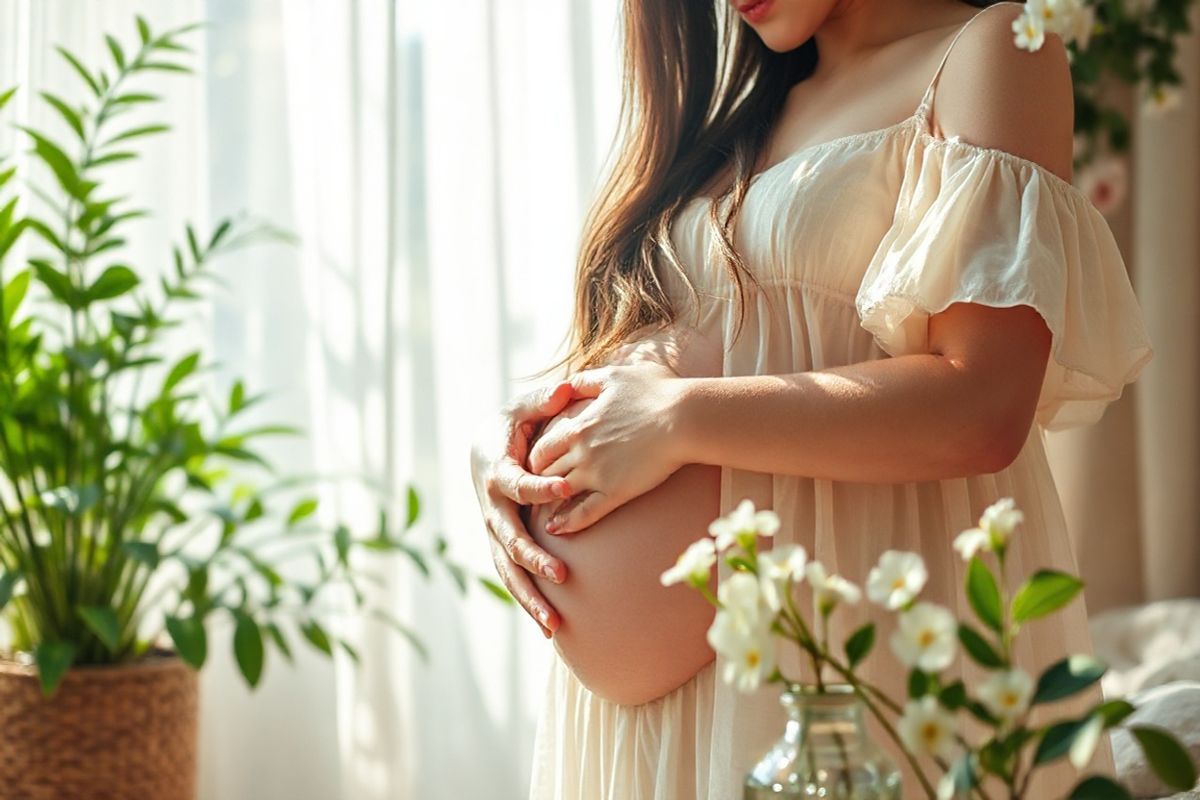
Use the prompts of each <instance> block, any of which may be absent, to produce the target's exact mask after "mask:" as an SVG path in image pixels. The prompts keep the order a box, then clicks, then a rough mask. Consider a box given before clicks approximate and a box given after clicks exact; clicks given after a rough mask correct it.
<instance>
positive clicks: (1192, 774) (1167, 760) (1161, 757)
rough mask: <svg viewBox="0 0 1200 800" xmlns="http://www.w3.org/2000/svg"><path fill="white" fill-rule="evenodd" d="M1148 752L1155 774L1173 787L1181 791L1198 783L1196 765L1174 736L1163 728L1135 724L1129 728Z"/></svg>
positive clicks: (1147, 757)
mask: <svg viewBox="0 0 1200 800" xmlns="http://www.w3.org/2000/svg"><path fill="white" fill-rule="evenodd" d="M1129 732H1130V733H1132V734H1133V736H1134V738H1136V739H1137V741H1138V744H1139V745H1141V747H1142V752H1143V753H1145V754H1146V760H1147V761H1149V762H1150V767H1151V768H1152V769H1153V770H1154V774H1155V775H1157V776H1158V777H1159V778H1161V779H1162V782H1163V783H1165V784H1167V785H1168V786H1170V787H1171V788H1172V789H1178V790H1179V791H1181V792H1186V791H1189V790H1191V789H1192V788H1194V787H1195V785H1196V766H1195V765H1194V764H1193V763H1192V759H1191V757H1190V756H1189V755H1188V752H1187V751H1186V750H1184V749H1183V746H1182V745H1180V744H1179V740H1177V739H1176V738H1175V737H1174V736H1172V735H1171V734H1170V733H1168V732H1167V731H1165V730H1163V729H1162V728H1151V727H1148V726H1145V725H1134V726H1133V727H1131V728H1130V729H1129Z"/></svg>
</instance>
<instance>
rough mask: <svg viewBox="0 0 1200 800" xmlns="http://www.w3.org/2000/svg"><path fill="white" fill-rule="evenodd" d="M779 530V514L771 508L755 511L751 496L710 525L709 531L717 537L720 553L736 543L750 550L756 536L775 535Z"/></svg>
mask: <svg viewBox="0 0 1200 800" xmlns="http://www.w3.org/2000/svg"><path fill="white" fill-rule="evenodd" d="M778 530H779V515H778V514H776V513H775V512H774V511H771V510H769V509H764V510H762V511H755V510H754V503H753V502H751V500H750V499H749V498H746V499H744V500H742V502H740V503H738V505H737V508H735V509H733V511H730V512H729V513H728V514H727V515H725V516H724V517H717V518H716V519H715V520H713V521H712V522H711V523H709V525H708V532H709V533H710V534H712V535H713V536H714V537H716V540H717V552H718V553H723V552H725V550H726V549H727V548H729V547H731V546H732V545H734V544H738V545H740V546H741V547H743V548H745V549H747V550H749V549H750V548H751V547H752V546H753V545H754V537H755V536H774V535H775V532H776V531H778Z"/></svg>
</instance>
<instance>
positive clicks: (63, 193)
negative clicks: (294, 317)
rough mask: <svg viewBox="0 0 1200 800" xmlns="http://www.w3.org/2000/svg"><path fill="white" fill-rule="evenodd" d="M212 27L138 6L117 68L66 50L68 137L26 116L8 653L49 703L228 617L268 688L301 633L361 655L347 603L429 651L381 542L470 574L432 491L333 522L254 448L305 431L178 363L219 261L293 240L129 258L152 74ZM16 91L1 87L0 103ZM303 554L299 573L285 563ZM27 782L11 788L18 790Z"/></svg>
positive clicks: (11, 337)
mask: <svg viewBox="0 0 1200 800" xmlns="http://www.w3.org/2000/svg"><path fill="white" fill-rule="evenodd" d="M194 27H195V26H189V27H186V28H180V29H176V30H170V31H167V32H165V33H154V32H153V31H152V30H151V28H150V26H149V25H148V23H147V22H146V21H145V20H144V19H142V18H140V17H138V18H137V32H138V39H137V43H136V47H132V48H130V49H128V50H127V49H126V46H125V45H122V43H121V42H120V41H118V40H117V39H116V38H114V37H112V36H107V37H106V42H107V45H108V52H109V55H110V57H111V63H108V64H106V65H104V66H103V67H102V68H100V69H88V68H87V67H86V66H85V65H84V64H83V63H82V62H81V61H80V60H79V59H78V58H77V57H76V56H75V55H73V54H72V53H70V52H68V51H67V50H65V49H62V48H58V50H59V53H60V54H61V56H62V58H63V59H64V60H65V61H66V63H67V64H69V65H70V67H71V69H72V70H73V72H74V73H75V75H76V76H77V77H78V78H79V80H80V81H81V83H82V87H81V88H82V92H81V93H82V94H83V95H84V96H85V98H86V100H85V102H83V103H82V104H81V105H77V104H74V103H72V102H70V101H69V100H67V99H64V98H62V97H59V96H57V95H54V94H51V93H49V92H42V93H41V97H42V98H43V99H44V101H45V102H46V103H47V104H48V105H49V106H50V107H51V108H53V110H54V111H55V112H56V114H57V116H58V117H60V118H61V121H62V122H63V123H64V126H63V131H64V132H65V133H66V135H67V136H68V138H69V142H64V141H62V140H61V137H60V138H59V139H56V138H54V137H53V136H52V135H50V134H48V133H46V132H43V131H39V130H35V129H33V128H30V127H23V128H21V130H22V131H23V135H24V136H27V137H28V140H29V142H30V143H31V145H32V149H31V151H30V159H29V164H30V166H31V167H32V168H33V169H31V174H25V170H24V169H22V170H20V171H18V169H17V168H16V167H15V166H10V163H11V160H9V159H6V160H0V288H2V292H0V610H2V611H3V614H4V618H5V620H6V621H7V623H8V628H9V632H10V634H11V650H12V652H13V653H14V654H15V655H16V656H17V658H18V659H19V658H20V656H21V654H30V655H29V656H28V658H29V659H30V660H31V662H32V666H31V667H30V669H32V670H34V671H36V675H37V679H38V682H39V683H40V687H41V691H42V692H43V693H44V694H45V695H46V696H53V695H54V694H55V693H56V690H57V689H58V688H59V687H60V684H63V682H64V678H65V677H66V676H68V675H70V674H71V673H72V672H75V670H73V669H72V668H85V667H87V668H91V667H98V666H103V665H120V664H126V663H136V662H139V661H145V660H146V659H147V658H149V656H151V655H152V652H151V651H152V648H154V647H155V646H156V644H157V642H159V640H160V639H169V640H170V642H171V643H172V644H173V646H174V650H175V651H176V652H177V653H178V655H179V656H180V657H181V658H182V660H183V661H184V662H186V664H187V665H190V667H193V668H199V667H200V666H202V665H203V664H204V663H205V660H206V657H207V653H208V651H209V628H210V627H211V625H210V623H212V622H226V623H230V625H229V627H230V628H231V629H232V636H231V641H232V648H233V652H234V655H235V657H236V661H237V664H238V666H239V669H240V671H241V674H242V675H243V677H244V678H245V680H246V681H247V683H249V684H250V685H251V686H255V685H256V684H257V683H258V682H259V680H260V678H261V676H262V672H263V666H264V659H265V654H266V651H267V650H268V649H271V648H274V649H275V650H277V651H278V653H279V654H280V655H282V656H284V657H285V658H288V659H290V658H291V653H292V645H291V644H290V642H291V641H297V640H296V639H294V638H293V637H294V636H295V635H296V634H297V633H298V634H299V636H300V637H301V638H303V639H304V640H305V641H306V642H307V643H308V645H310V646H312V647H313V648H315V649H316V650H318V651H320V652H322V653H325V654H327V655H328V654H332V652H333V650H334V648H340V649H342V650H344V651H345V652H346V653H347V654H349V655H350V656H351V657H353V658H355V659H357V655H356V652H355V650H354V648H353V646H352V645H351V644H350V643H349V642H346V641H344V640H343V639H341V638H340V637H338V636H336V635H335V634H334V632H333V631H332V629H331V628H329V627H328V621H327V619H326V618H327V616H328V614H329V613H332V612H333V611H335V610H336V607H337V606H338V605H339V604H341V605H345V604H346V598H347V597H348V598H349V599H350V601H351V602H352V604H353V607H354V609H355V610H356V611H360V612H361V611H370V613H372V614H375V615H377V616H380V617H382V618H384V619H385V620H387V621H389V622H390V623H391V624H392V625H394V626H395V627H397V628H398V630H399V631H400V632H401V633H403V634H404V635H405V636H407V637H408V638H409V639H410V640H411V641H412V642H413V644H414V645H415V646H416V647H418V648H421V643H420V642H419V641H418V640H417V638H416V637H415V636H414V635H413V634H412V632H411V631H409V630H408V629H407V628H405V627H404V626H402V625H401V624H400V623H399V622H397V621H396V620H394V619H391V618H390V616H389V615H388V614H387V613H386V612H385V611H383V610H382V609H378V608H369V609H368V605H369V603H368V600H367V597H366V594H365V592H364V591H363V585H362V582H363V581H364V580H366V579H368V578H370V577H371V576H370V575H368V574H367V573H365V572H364V571H363V570H362V568H361V567H360V565H359V562H360V559H361V558H362V557H363V556H364V555H365V552H370V551H378V552H381V553H389V552H399V553H401V554H403V555H405V556H407V557H408V558H409V559H411V561H412V563H413V564H414V565H415V566H416V568H417V569H418V570H420V571H421V572H422V573H423V574H424V575H425V576H426V577H428V576H429V575H430V562H431V561H437V562H439V563H440V564H441V566H442V567H443V568H445V569H446V570H448V572H449V574H450V575H451V577H452V578H453V579H454V581H455V582H456V583H457V584H458V586H459V587H460V589H462V590H465V589H466V586H467V581H468V575H467V573H466V571H465V570H464V569H463V568H462V567H461V566H460V565H458V564H456V563H454V562H453V561H452V560H451V559H450V558H449V557H448V555H447V552H446V550H447V548H446V542H445V540H444V539H442V538H441V537H437V539H436V541H435V543H434V544H433V545H432V546H429V545H420V544H418V543H417V542H416V541H415V540H414V539H413V538H412V535H411V533H408V532H409V530H410V529H411V528H412V527H413V525H414V523H415V522H416V521H417V519H418V515H419V510H420V504H419V500H418V496H417V493H416V492H415V490H414V489H412V488H409V490H408V495H407V501H406V507H405V510H404V514H403V518H402V519H401V520H399V521H398V524H393V521H392V519H391V516H390V515H389V514H388V513H387V512H386V510H385V511H381V512H380V513H379V522H378V526H377V527H376V529H375V530H374V531H372V532H370V533H369V534H366V535H357V534H355V533H353V532H352V530H351V527H350V526H348V525H344V524H335V525H328V526H323V525H319V524H317V523H316V520H317V517H318V514H317V512H318V501H317V500H316V498H315V497H313V496H300V495H299V494H298V491H297V490H298V489H299V488H300V487H301V485H302V484H304V483H305V481H304V480H301V479H299V478H286V477H279V476H277V475H275V470H274V468H273V466H272V465H271V463H270V462H269V461H268V460H267V459H266V458H264V457H263V456H262V455H261V454H260V453H258V452H256V450H255V445H256V443H257V442H259V440H260V439H261V438H262V437H265V436H270V435H286V434H295V433H297V431H296V430H295V429H294V428H290V427H287V426H280V425H265V426H264V425H257V426H248V425H247V424H246V423H245V422H244V420H245V418H246V416H247V410H248V409H250V408H251V407H253V406H255V405H256V404H257V403H258V402H260V401H261V400H262V396H261V395H251V394H249V393H248V392H247V390H246V388H245V385H244V383H243V382H242V381H240V380H239V381H236V382H234V383H233V384H232V387H231V388H230V389H229V391H228V394H227V395H226V396H224V397H222V398H220V399H219V400H218V399H214V398H213V397H211V395H210V393H208V392H206V391H204V387H203V385H202V384H201V383H200V381H199V380H198V376H199V374H200V373H201V371H202V370H203V369H204V367H205V364H204V361H203V355H202V353H201V352H200V351H194V352H189V353H187V354H185V355H183V356H182V357H178V358H169V357H168V355H167V353H168V352H170V351H171V348H170V347H169V346H168V344H167V342H166V339H167V336H168V333H169V332H170V331H171V330H172V329H173V328H175V327H177V326H178V325H179V324H180V322H181V319H182V318H181V316H180V309H181V307H183V306H184V305H185V304H186V303H188V302H190V301H195V300H199V299H202V298H203V294H202V292H201V291H200V290H199V289H200V285H201V283H202V282H204V281H217V282H219V278H218V276H217V275H216V274H215V273H214V272H212V270H211V262H212V261H213V260H214V258H215V257H217V256H219V255H220V254H221V253H224V252H228V251H230V250H232V249H234V248H237V247H239V246H242V245H245V244H248V243H250V242H253V241H257V240H261V239H263V238H270V237H277V236H278V232H276V231H274V230H273V229H272V228H270V227H269V226H267V225H264V224H259V223H251V222H246V221H244V220H231V219H230V220H224V221H221V222H220V223H219V224H217V225H216V226H215V227H214V229H213V230H212V231H211V232H210V233H207V234H205V235H201V234H200V233H199V232H197V231H196V230H195V229H194V228H193V227H191V226H187V228H186V231H185V236H184V238H185V242H184V243H183V244H182V245H181V246H179V247H176V248H174V251H173V254H172V259H171V261H170V262H169V268H168V270H167V271H166V272H165V274H164V275H163V276H162V277H161V278H159V279H158V280H157V281H150V280H146V279H145V275H144V274H139V271H137V270H135V269H133V268H132V267H131V266H129V265H128V264H127V263H125V262H124V261H123V260H122V253H123V250H124V247H125V243H126V240H125V238H124V237H125V236H126V231H127V230H129V229H130V228H131V227H132V226H131V223H133V221H134V220H136V219H138V218H140V217H143V216H145V212H144V211H142V210H140V209H137V208H134V207H131V206H130V205H128V201H127V200H126V199H125V198H122V197H117V196H114V195H113V194H112V193H111V192H109V191H106V187H105V180H104V176H105V175H106V174H107V171H108V170H110V169H112V168H113V167H114V166H116V165H118V164H120V163H122V162H127V161H130V160H133V159H136V158H137V157H138V153H137V152H136V150H135V149H134V146H135V145H136V144H137V143H138V142H139V141H140V140H141V139H143V138H144V137H148V136H153V135H157V134H161V133H163V132H165V131H167V130H168V126H167V125H165V124H161V123H158V122H147V121H139V122H128V121H127V120H130V119H134V118H136V117H137V115H138V112H139V111H140V110H141V109H144V108H148V107H151V106H153V105H154V104H155V103H156V102H157V101H158V99H159V98H158V97H156V96H155V95H152V94H149V93H147V92H145V91H143V90H142V89H141V88H139V87H138V86H137V85H136V84H137V82H138V81H139V79H141V78H143V77H144V76H145V75H147V74H149V73H155V72H170V73H187V72H190V69H189V68H188V67H187V66H186V65H185V64H183V63H181V54H185V53H187V52H188V48H187V47H186V46H185V45H184V44H183V43H182V42H181V39H183V38H184V36H185V34H187V33H188V31H190V30H191V29H192V28H194ZM15 91H16V89H15V88H14V89H10V90H8V91H6V92H3V93H0V109H2V108H3V107H4V106H5V105H6V104H7V103H8V102H9V100H10V99H11V98H12V97H13V96H14V92H15ZM26 187H27V188H26ZM18 254H20V255H21V258H20V261H22V262H23V263H22V264H20V265H17V266H14V264H13V262H14V261H17V260H18V259H17V258H16V256H17V255H18ZM38 300H40V301H41V304H40V305H35V302H36V301H38ZM264 475H265V476H266V477H267V479H268V480H269V482H268V483H266V485H261V486H260V485H258V484H259V483H260V482H261V481H262V479H263V476H264ZM364 551H365V552H364ZM296 559H303V561H302V562H301V563H300V564H298V565H297V567H298V568H299V569H292V568H285V567H284V566H283V565H284V562H292V561H295V560H296ZM296 575H300V577H294V576H296ZM479 580H480V582H481V583H483V584H484V585H485V586H486V587H487V588H488V589H489V590H491V591H492V592H493V593H495V594H496V595H498V596H500V597H502V598H506V597H507V596H506V595H505V593H504V591H503V589H500V588H499V587H498V586H497V585H496V584H494V583H493V582H491V581H488V580H487V579H484V578H479ZM160 634H162V635H161V636H160ZM9 663H11V660H10V662H9ZM81 674H82V673H81ZM30 702H32V701H30ZM62 702H63V703H67V701H66V700H63V701H62ZM49 707H50V706H47V708H49ZM32 708H33V710H34V711H35V712H36V711H37V710H38V708H40V707H39V706H36V705H35V706H33V707H32ZM10 710H11V709H10ZM184 738H185V739H187V738H188V736H184ZM191 738H193V739H194V733H193V735H191ZM11 739H12V736H11V732H7V733H6V740H8V741H7V743H8V744H11ZM57 746H59V745H56V747H57ZM0 760H5V759H0ZM5 761H11V759H7V760H5ZM9 778H10V776H0V782H3V784H4V785H6V786H8V787H10V788H12V786H13V784H11V783H10V781H9ZM146 796H148V795H146Z"/></svg>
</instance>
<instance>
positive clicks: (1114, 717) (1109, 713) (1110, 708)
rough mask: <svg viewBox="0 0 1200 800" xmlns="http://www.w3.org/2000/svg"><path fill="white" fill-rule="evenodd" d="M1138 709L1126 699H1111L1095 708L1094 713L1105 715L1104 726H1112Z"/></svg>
mask: <svg viewBox="0 0 1200 800" xmlns="http://www.w3.org/2000/svg"><path fill="white" fill-rule="evenodd" d="M1136 710H1137V709H1135V708H1134V707H1133V704H1132V703H1130V702H1128V701H1126V700H1109V701H1107V702H1104V703H1101V704H1100V705H1098V706H1096V707H1095V708H1093V709H1092V713H1093V714H1098V715H1100V716H1101V717H1103V719H1104V727H1106V728H1111V727H1112V726H1114V725H1118V724H1120V723H1121V721H1122V720H1124V719H1125V718H1126V717H1128V716H1129V715H1130V714H1132V713H1133V712H1134V711H1136Z"/></svg>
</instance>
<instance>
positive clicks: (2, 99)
mask: <svg viewBox="0 0 1200 800" xmlns="http://www.w3.org/2000/svg"><path fill="white" fill-rule="evenodd" d="M16 93H17V87H16V86H14V87H12V88H11V89H9V90H7V91H5V92H0V109H3V108H4V107H5V106H6V105H8V101H9V100H12V98H13V95H14V94H16Z"/></svg>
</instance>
